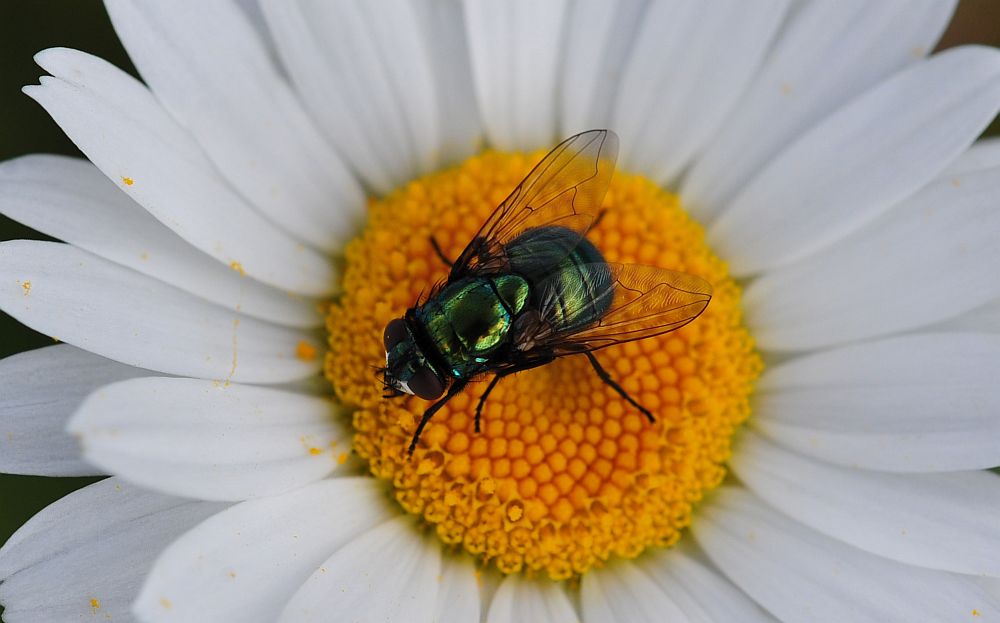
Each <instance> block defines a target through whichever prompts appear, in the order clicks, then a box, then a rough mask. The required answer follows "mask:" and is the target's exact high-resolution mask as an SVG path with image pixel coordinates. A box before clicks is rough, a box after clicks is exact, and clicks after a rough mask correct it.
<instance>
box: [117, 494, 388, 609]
mask: <svg viewBox="0 0 1000 623" xmlns="http://www.w3.org/2000/svg"><path fill="white" fill-rule="evenodd" d="M392 512H393V511H392V507H391V506H390V504H389V502H388V501H387V500H385V499H383V498H382V492H381V490H380V488H379V486H378V483H376V482H375V481H374V480H372V479H371V478H333V479H330V480H325V481H323V482H319V483H316V484H313V485H309V486H307V487H303V488H302V489H298V490H296V491H293V492H291V493H286V494H285V495H281V496H276V497H269V498H262V499H260V500H252V501H249V502H243V503H242V504H238V505H236V506H234V507H232V508H230V509H228V510H226V511H224V512H222V513H219V514H218V515H216V516H214V517H212V518H210V519H208V520H207V521H205V522H203V523H202V524H200V525H199V526H197V527H196V528H194V529H193V530H191V531H190V532H188V533H187V534H185V535H184V536H182V537H181V538H179V539H178V540H176V541H175V542H174V543H173V544H172V545H171V546H170V547H168V548H167V549H166V551H164V552H163V554H162V555H161V556H160V557H159V559H158V560H157V561H156V563H155V564H154V565H153V570H152V572H150V574H149V579H148V580H146V584H145V586H143V588H142V592H141V593H140V595H139V598H138V600H137V601H136V604H135V608H134V610H135V613H136V614H137V615H138V616H139V618H141V619H142V620H144V621H147V622H154V623H155V622H160V621H178V622H183V623H190V622H192V621H240V622H241V623H254V622H261V623H272V622H273V621H275V620H276V619H277V618H278V615H279V613H280V612H281V610H282V608H284V606H285V604H286V603H287V602H288V600H289V599H290V598H291V596H292V595H293V594H294V593H295V591H296V590H298V588H299V587H300V586H301V585H302V583H303V582H304V581H306V579H307V578H308V577H309V575H310V574H311V573H312V572H313V571H315V570H316V569H317V568H319V566H320V565H321V564H322V563H323V561H324V560H326V558H327V557H329V555H330V553H331V552H334V551H337V550H338V549H340V548H341V547H343V546H344V545H345V544H347V543H350V542H351V541H352V540H353V539H354V538H356V536H357V535H359V534H361V533H363V532H364V531H365V530H368V529H370V528H371V526H373V525H378V524H379V523H381V522H383V521H385V520H386V519H388V518H389V517H390V516H391V514H392Z"/></svg>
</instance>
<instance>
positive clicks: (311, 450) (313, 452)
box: [309, 448, 323, 456]
mask: <svg viewBox="0 0 1000 623" xmlns="http://www.w3.org/2000/svg"><path fill="white" fill-rule="evenodd" d="M309 454H311V455H313V456H319V455H320V454H323V451H322V450H320V449H319V448H309Z"/></svg>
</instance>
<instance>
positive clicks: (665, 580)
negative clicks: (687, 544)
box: [638, 545, 774, 623]
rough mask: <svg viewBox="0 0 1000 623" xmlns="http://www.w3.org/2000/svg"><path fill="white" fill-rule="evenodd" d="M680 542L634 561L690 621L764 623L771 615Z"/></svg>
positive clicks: (771, 619) (770, 618) (769, 619)
mask: <svg viewBox="0 0 1000 623" xmlns="http://www.w3.org/2000/svg"><path fill="white" fill-rule="evenodd" d="M683 549H685V548H684V546H683V545H682V546H680V547H676V546H675V547H672V548H670V549H668V550H662V551H657V552H653V553H652V554H651V555H650V556H646V557H644V558H642V559H640V561H639V563H638V565H639V567H640V568H641V569H642V570H643V571H645V572H646V574H647V575H649V576H650V577H651V578H653V580H654V581H655V582H657V585H658V586H659V588H660V590H661V591H663V592H664V594H666V595H667V596H668V597H670V598H671V599H672V600H673V601H674V602H675V603H676V604H677V605H678V607H680V609H681V610H683V611H684V613H685V614H686V615H687V616H688V618H689V620H691V621H705V622H707V623H714V622H717V621H739V622H740V623H768V622H770V621H774V619H773V618H772V617H771V616H770V615H768V614H767V613H765V612H764V611H763V610H761V608H760V606H758V605H757V604H756V603H754V602H753V600H751V599H750V598H749V597H748V596H747V595H746V593H744V592H743V591H741V590H740V589H738V588H736V586H734V585H733V584H732V583H730V582H729V580H727V579H725V578H724V577H722V576H721V575H719V574H718V573H716V572H715V571H713V570H711V569H710V568H709V567H708V566H707V565H706V564H703V563H701V562H699V561H697V560H695V558H693V557H691V556H689V555H687V554H685V553H683V552H682V551H681V550H683Z"/></svg>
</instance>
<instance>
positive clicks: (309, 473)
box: [67, 378, 350, 500]
mask: <svg viewBox="0 0 1000 623" xmlns="http://www.w3.org/2000/svg"><path fill="white" fill-rule="evenodd" d="M342 417H343V416H342V414H340V413H338V410H337V408H336V407H335V406H334V405H333V403H332V402H330V401H329V400H325V399H322V398H316V397H313V396H306V395H303V394H295V393H292V392H286V391H280V390H277V389H271V388H265V387H255V386H252V385H236V384H221V383H218V382H215V381H203V380H199V379H168V378H143V379H133V380H129V381H123V382H120V383H114V384H112V385H107V386H104V387H102V388H101V389H99V390H97V391H96V392H94V393H93V394H91V396H90V397H88V398H87V399H86V400H85V401H84V402H83V404H82V405H81V406H80V409H79V410H78V411H77V412H76V414H75V415H74V416H73V418H72V419H71V420H70V421H69V424H68V425H67V430H68V431H69V432H70V433H72V434H73V435H75V436H76V437H78V438H79V439H80V443H81V444H82V445H83V454H84V457H86V459H87V460H88V461H90V462H92V463H94V464H95V465H98V466H99V467H101V468H102V469H104V470H107V471H108V472H109V473H112V474H115V475H118V476H121V477H122V478H124V479H126V480H128V481H131V482H135V483H136V484H139V485H142V486H144V487H148V488H150V489H154V490H156V491H162V492H164V493H171V494H174V495H182V496H185V497H191V498H198V499H202V500H243V499H246V498H254V497H262V496H267V495H276V494H278V493H282V492H284V491H289V490H291V489H295V488H298V487H301V486H303V485H305V484H307V483H310V482H313V481H316V480H319V479H320V478H323V477H325V476H327V475H328V474H330V473H331V472H332V471H333V470H334V469H336V468H337V466H338V464H339V461H338V458H339V457H340V455H341V454H342V453H344V452H346V451H349V449H350V437H349V436H348V435H347V434H346V433H345V431H344V428H343V426H342V424H341V422H340V421H339V420H340V419H342Z"/></svg>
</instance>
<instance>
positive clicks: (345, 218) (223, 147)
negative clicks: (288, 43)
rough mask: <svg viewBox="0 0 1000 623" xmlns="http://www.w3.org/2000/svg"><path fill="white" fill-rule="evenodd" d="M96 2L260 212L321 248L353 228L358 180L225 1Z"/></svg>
mask: <svg viewBox="0 0 1000 623" xmlns="http://www.w3.org/2000/svg"><path fill="white" fill-rule="evenodd" d="M105 4H106V6H107V9H108V14H109V15H110V17H111V22H112V24H114V27H115V31H116V32H117V33H118V37H119V38H120V39H121V40H122V44H123V45H124V46H125V48H126V49H127V50H128V53H129V57H131V59H132V62H133V63H135V66H136V68H137V69H138V70H139V73H140V74H142V77H143V80H144V81H145V82H146V84H148V85H149V87H150V89H151V90H152V91H153V93H154V94H155V95H156V97H157V99H158V100H159V101H160V102H161V103H162V104H163V107H164V108H166V109H167V111H168V112H170V114H171V115H173V117H174V118H175V119H177V121H178V122H179V123H180V124H181V125H182V126H184V127H185V128H186V129H187V130H188V131H189V132H191V134H192V136H193V137H194V138H195V140H197V141H198V144H199V145H201V146H202V147H203V148H204V149H205V152H206V153H207V154H208V156H209V158H211V160H212V161H213V162H214V163H215V164H216V166H217V167H218V168H219V171H220V173H222V175H223V176H225V177H226V179H227V180H229V182H230V183H232V184H233V186H235V187H236V188H238V189H239V190H240V192H241V193H243V195H244V196H245V197H246V198H247V199H249V200H250V201H251V202H252V203H253V204H254V205H255V206H257V207H258V208H259V209H260V210H261V212H263V213H264V214H265V215H267V216H268V217H269V218H270V219H271V220H272V221H273V222H275V223H276V224H278V225H279V226H280V227H282V228H283V229H285V230H287V231H289V232H291V233H293V234H294V235H296V236H297V237H299V238H300V239H303V240H306V241H308V242H310V243H311V244H313V245H315V246H317V247H320V248H322V249H326V250H334V249H337V248H338V247H340V246H341V245H342V244H343V243H344V242H345V241H346V239H347V238H349V237H350V236H352V235H353V234H354V233H355V231H356V229H357V225H358V221H359V220H360V218H361V216H362V212H363V210H364V195H363V193H362V192H361V188H360V187H359V186H358V183H357V182H356V181H355V180H354V178H353V177H352V175H351V174H350V173H349V172H348V170H347V168H346V167H345V165H344V164H343V162H342V161H341V160H340V158H339V157H338V156H337V155H336V153H335V152H334V151H333V150H332V149H331V147H330V146H329V145H328V144H327V143H326V142H325V141H324V140H323V138H322V137H321V136H320V135H319V133H318V131H317V129H316V127H315V126H314V125H313V122H312V121H311V120H310V119H309V118H308V117H307V116H306V113H305V111H304V110H303V109H302V107H301V106H300V104H299V102H298V100H297V99H296V97H295V95H294V94H293V93H292V90H291V89H290V88H289V86H288V84H287V83H286V82H285V80H284V78H282V77H281V76H280V75H279V74H278V72H277V71H276V69H275V67H274V65H273V63H272V61H271V59H270V58H269V57H268V55H267V51H266V49H265V48H264V46H263V45H262V42H261V40H260V38H259V37H258V36H257V33H256V32H254V30H253V27H252V26H251V25H250V22H249V20H247V19H246V18H245V16H244V14H243V13H242V11H240V9H239V8H238V7H237V6H236V4H235V3H232V2H207V3H199V4H197V5H194V4H191V5H183V4H182V5H176V6H173V5H166V4H163V3H162V2H155V1H148V0H145V1H142V2H134V1H132V0H108V1H107V2H106V3H105ZM220 24H224V25H225V27H224V28H220V27H219V26H220Z"/></svg>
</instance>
